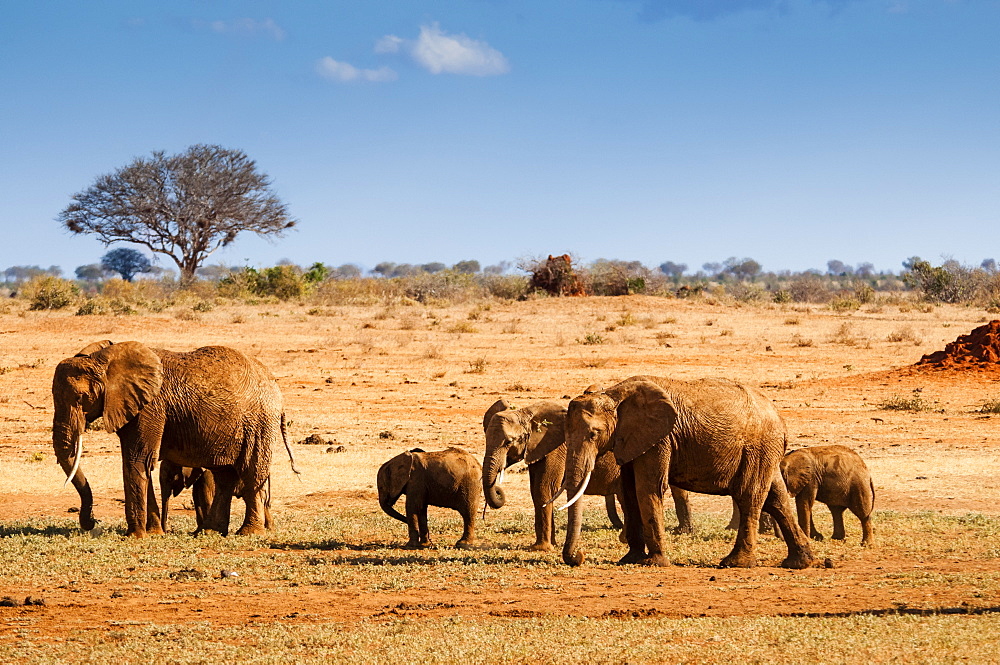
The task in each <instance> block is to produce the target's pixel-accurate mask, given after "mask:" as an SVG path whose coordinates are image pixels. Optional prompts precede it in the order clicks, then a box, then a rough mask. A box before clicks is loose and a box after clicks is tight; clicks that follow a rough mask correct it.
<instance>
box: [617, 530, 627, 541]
mask: <svg viewBox="0 0 1000 665" xmlns="http://www.w3.org/2000/svg"><path fill="white" fill-rule="evenodd" d="M618 542H619V543H621V544H622V545H628V536H626V535H625V529H622V530H621V531H620V532H619V533H618Z"/></svg>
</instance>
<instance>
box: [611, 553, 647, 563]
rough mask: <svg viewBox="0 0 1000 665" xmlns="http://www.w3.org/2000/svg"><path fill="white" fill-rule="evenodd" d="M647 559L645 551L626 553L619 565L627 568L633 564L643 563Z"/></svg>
mask: <svg viewBox="0 0 1000 665" xmlns="http://www.w3.org/2000/svg"><path fill="white" fill-rule="evenodd" d="M646 558H647V557H646V552H645V550H629V551H628V552H626V553H625V556H623V557H622V558H620V559H618V565H619V566H627V565H629V564H632V563H642V562H643V561H645V560H646Z"/></svg>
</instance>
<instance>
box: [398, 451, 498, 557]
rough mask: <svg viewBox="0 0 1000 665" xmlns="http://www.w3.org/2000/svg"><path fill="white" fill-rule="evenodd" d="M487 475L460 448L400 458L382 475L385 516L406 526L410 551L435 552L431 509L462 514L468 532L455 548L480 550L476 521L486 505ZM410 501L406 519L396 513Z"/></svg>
mask: <svg viewBox="0 0 1000 665" xmlns="http://www.w3.org/2000/svg"><path fill="white" fill-rule="evenodd" d="M482 475H483V469H482V466H481V465H480V464H479V460H477V459H476V458H475V457H473V456H472V455H470V454H469V453H467V452H465V451H464V450H460V449H458V448H448V449H447V450H442V451H439V452H431V453H428V452H424V451H423V450H421V449H420V448H414V449H413V450H410V451H407V452H405V453H400V454H399V455H396V456H395V457H393V458H392V459H390V460H389V461H388V462H386V463H385V464H383V465H382V466H381V468H379V470H378V503H379V506H380V507H381V508H382V510H383V511H384V512H385V514H386V515H389V516H390V517H394V518H396V519H397V520H399V521H400V522H405V523H406V526H407V529H408V530H409V540H408V541H407V542H406V545H405V547H407V548H423V547H432V546H433V543H431V539H430V534H429V533H428V531H427V506H439V507H441V508H451V509H452V510H456V511H458V514H459V515H461V516H462V523H463V526H464V530H463V532H462V537H461V538H460V539H459V541H458V542H457V543H455V547H458V548H461V549H468V548H471V547H473V546H474V545H475V540H476V536H475V520H476V513H478V512H479V508H480V505H481V504H480V501H481V499H482V488H481V482H482V480H481V479H482ZM403 494H405V495H406V515H405V516H404V515H402V514H400V513H399V511H397V510H396V508H395V507H394V506H395V505H396V502H397V501H398V500H399V497H400V496H402V495H403Z"/></svg>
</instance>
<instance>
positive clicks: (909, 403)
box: [878, 388, 931, 412]
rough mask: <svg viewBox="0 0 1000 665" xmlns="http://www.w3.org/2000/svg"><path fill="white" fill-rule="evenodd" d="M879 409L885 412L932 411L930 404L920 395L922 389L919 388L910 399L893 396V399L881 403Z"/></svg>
mask: <svg viewBox="0 0 1000 665" xmlns="http://www.w3.org/2000/svg"><path fill="white" fill-rule="evenodd" d="M878 408H880V409H882V410H883V411H914V412H916V411H929V410H930V409H931V405H930V403H929V402H928V401H927V400H925V399H924V397H923V395H921V394H920V389H919V388H917V389H915V390H914V391H913V394H912V395H911V396H910V397H901V396H899V395H893V396H892V397H890V398H888V399H886V400H883V401H882V402H880V403H879V405H878Z"/></svg>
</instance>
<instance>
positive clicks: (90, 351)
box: [75, 339, 114, 358]
mask: <svg viewBox="0 0 1000 665" xmlns="http://www.w3.org/2000/svg"><path fill="white" fill-rule="evenodd" d="M112 344H114V342H112V341H111V340H110V339H102V340H101V341H100V342H92V343H90V344H88V345H87V346H85V347H83V348H82V349H80V352H79V353H77V354H76V356H75V357H77V358H89V357H90V356H92V355H94V354H95V353H97V352H98V351H100V350H102V349H106V348H108V347H109V346H111V345H112Z"/></svg>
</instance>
